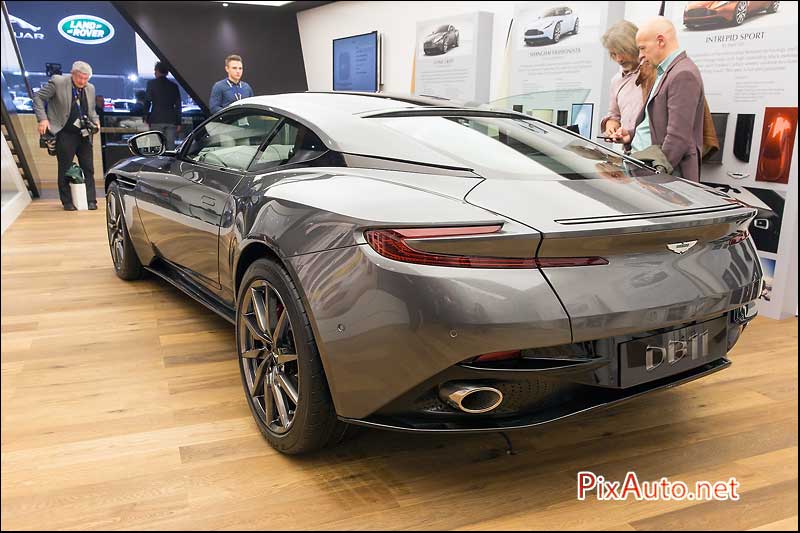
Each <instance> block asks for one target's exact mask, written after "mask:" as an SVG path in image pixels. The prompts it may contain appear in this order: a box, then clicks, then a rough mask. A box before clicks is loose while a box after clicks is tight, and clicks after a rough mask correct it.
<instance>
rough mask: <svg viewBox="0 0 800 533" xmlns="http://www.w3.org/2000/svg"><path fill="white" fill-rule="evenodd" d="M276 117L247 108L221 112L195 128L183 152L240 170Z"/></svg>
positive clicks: (198, 159) (273, 123) (265, 136)
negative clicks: (199, 127) (197, 128)
mask: <svg viewBox="0 0 800 533" xmlns="http://www.w3.org/2000/svg"><path fill="white" fill-rule="evenodd" d="M278 121H279V119H278V118H276V117H273V116H269V115H263V114H260V113H257V112H255V111H251V110H234V111H230V112H227V113H224V114H222V115H220V116H219V117H217V118H216V119H215V120H213V121H212V122H209V123H208V124H206V125H205V126H203V127H202V128H201V129H200V130H198V131H197V132H196V134H195V135H194V137H193V138H192V145H191V146H190V147H189V150H187V152H186V154H185V155H186V157H187V158H189V159H192V160H194V161H197V162H199V163H207V164H209V165H214V166H221V167H225V168H234V169H238V170H244V169H246V168H247V166H248V165H249V164H250V161H252V160H253V157H254V156H255V155H256V152H257V151H258V147H259V146H260V145H261V143H262V142H264V140H265V139H266V138H267V136H268V135H269V134H270V133H271V132H272V130H273V129H274V128H275V126H277V124H278Z"/></svg>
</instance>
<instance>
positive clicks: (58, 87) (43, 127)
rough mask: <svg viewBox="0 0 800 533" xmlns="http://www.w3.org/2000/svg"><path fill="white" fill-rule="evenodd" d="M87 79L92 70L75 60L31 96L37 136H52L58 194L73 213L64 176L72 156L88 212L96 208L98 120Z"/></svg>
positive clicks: (93, 98)
mask: <svg viewBox="0 0 800 533" xmlns="http://www.w3.org/2000/svg"><path fill="white" fill-rule="evenodd" d="M91 77H92V67H91V66H89V64H88V63H85V62H83V61H76V62H75V63H73V64H72V72H70V74H69V75H66V74H56V75H54V76H52V77H51V78H50V80H49V81H48V82H47V83H46V84H45V85H44V87H42V88H41V89H39V91H38V92H37V93H36V94H35V95H34V96H33V111H34V113H35V114H36V118H37V119H38V120H39V135H44V134H45V133H46V132H47V131H48V130H49V131H50V132H52V133H53V134H55V136H56V157H57V158H58V195H59V197H60V198H61V204H62V205H63V206H64V210H66V211H75V210H76V208H75V204H74V203H73V201H72V193H71V191H70V188H69V178H68V177H67V170H68V169H69V168H70V166H71V165H72V160H73V159H74V158H75V156H76V155H77V156H78V165H79V166H80V167H81V170H82V171H83V177H84V179H85V181H86V199H87V201H88V203H89V209H97V196H96V193H95V187H94V159H93V153H92V136H93V135H94V134H95V133H97V132H98V131H100V120H99V118H98V117H97V113H96V112H95V108H94V106H95V91H94V85H92V84H91V83H89V78H91ZM90 102H91V105H90ZM45 103H47V110H45Z"/></svg>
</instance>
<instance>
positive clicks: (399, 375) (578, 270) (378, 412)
mask: <svg viewBox="0 0 800 533" xmlns="http://www.w3.org/2000/svg"><path fill="white" fill-rule="evenodd" d="M743 253H745V252H743ZM740 259H741V262H737V264H738V265H739V267H738V270H737V271H735V272H733V273H731V274H725V273H712V272H711V271H710V270H704V271H703V272H704V273H707V274H709V275H711V274H714V275H713V277H710V278H709V277H706V276H702V277H701V278H700V279H694V278H691V280H690V281H694V282H696V283H689V282H688V281H687V283H688V284H689V285H690V286H691V287H694V288H697V287H700V286H701V285H699V283H700V282H703V283H704V284H705V287H708V286H709V283H710V282H712V281H714V280H717V278H720V277H721V276H725V277H726V280H725V281H724V282H720V283H722V284H721V285H720V291H719V294H718V295H716V294H713V295H711V296H710V297H708V298H704V297H702V295H701V294H700V293H694V292H691V293H690V294H689V296H688V297H687V298H683V297H684V296H687V295H685V294H684V295H681V294H678V295H674V294H668V295H666V296H664V295H662V293H663V292H664V291H657V293H658V294H659V298H660V300H659V301H665V302H666V303H664V304H663V305H662V306H661V307H660V308H657V309H652V308H653V306H652V305H648V302H651V301H652V299H647V298H645V297H644V294H645V293H642V294H643V296H642V297H641V298H640V299H639V300H638V301H636V300H635V297H634V296H630V298H629V299H625V298H622V297H621V295H620V294H619V291H617V292H614V288H615V287H617V288H619V287H621V285H619V284H616V285H614V284H613V283H611V281H612V280H613V278H608V277H607V276H606V277H605V279H603V278H604V276H603V275H602V274H603V272H605V273H606V274H608V273H613V272H614V271H613V270H604V269H607V268H609V267H611V268H612V269H613V265H607V266H591V267H568V268H555V269H550V270H548V269H545V270H544V272H543V271H542V270H537V269H517V270H501V269H468V268H449V267H431V266H424V265H412V264H407V263H400V262H396V261H392V260H389V259H386V258H384V257H381V256H379V255H378V254H377V253H376V252H374V250H372V249H371V248H370V247H369V246H368V245H360V246H352V247H347V248H341V249H337V250H331V251H328V252H322V253H317V254H305V255H302V256H297V257H294V258H291V259H289V263H290V265H291V267H292V270H293V271H294V275H295V276H296V277H297V279H298V281H299V283H298V286H299V287H302V289H303V291H304V295H303V296H304V300H305V303H306V308H307V309H308V310H309V311H310V318H311V323H312V328H313V329H314V333H315V337H316V340H317V345H318V347H319V350H320V355H321V358H322V362H323V365H324V368H325V373H326V377H327V379H328V384H329V386H330V391H331V396H332V399H333V402H334V406H335V408H336V412H337V414H338V415H339V416H341V417H342V418H343V419H347V420H350V421H352V420H362V421H364V422H365V423H367V422H369V423H373V422H375V420H376V419H375V418H374V417H379V420H381V421H383V420H384V419H385V418H386V417H387V416H391V417H396V415H397V414H398V413H400V414H402V413H412V414H414V413H417V414H419V413H418V411H417V410H416V408H414V407H413V405H412V404H413V403H414V402H416V401H417V400H419V399H420V398H422V397H424V396H425V394H427V393H429V392H430V391H431V390H434V389H435V388H436V387H438V386H439V385H440V384H441V383H443V382H446V381H448V380H451V379H454V378H453V376H454V375H453V374H452V373H453V372H456V371H457V372H464V371H465V369H464V368H463V367H462V366H461V365H460V363H462V362H463V361H465V360H468V359H471V358H473V357H475V356H478V355H481V354H486V353H491V352H499V351H505V350H518V349H533V348H541V347H553V346H562V345H569V344H570V343H576V342H578V341H584V340H585V341H587V342H596V341H597V339H609V338H610V337H614V338H620V336H624V335H628V334H637V333H641V332H650V331H653V330H659V329H664V328H666V329H670V328H672V329H674V328H678V327H684V326H688V325H690V324H693V323H699V322H702V321H704V320H711V319H714V318H717V317H720V316H723V315H726V314H727V313H729V312H731V311H733V310H734V309H736V308H738V307H741V306H742V305H744V304H746V303H748V302H751V301H753V300H754V299H756V298H757V297H758V292H759V289H760V274H759V275H756V274H755V271H754V269H755V268H758V267H757V266H754V265H757V264H758V263H753V264H751V262H750V261H749V258H748V256H747V254H746V253H745V255H743V256H742V257H741V258H740ZM645 263H646V262H645ZM713 266H714V265H713V264H711V265H707V268H711V267H713ZM641 268H643V269H645V270H647V271H652V264H650V265H648V264H642V265H641ZM559 270H565V271H566V270H569V271H572V274H571V276H572V278H571V280H570V282H571V283H573V284H574V285H575V286H580V287H581V288H585V289H586V290H587V291H588V292H587V293H585V294H586V295H587V297H586V298H583V299H581V297H582V295H584V293H581V292H579V291H573V294H574V295H575V300H574V303H575V304H576V306H575V307H574V308H573V309H571V311H572V312H575V316H573V317H570V316H568V315H567V313H566V312H565V306H566V307H567V310H570V308H569V304H570V302H571V301H570V300H567V299H564V297H563V296H562V300H563V304H564V305H562V301H561V300H559V298H557V297H556V295H555V293H554V292H553V289H552V288H551V283H552V280H551V281H550V282H548V279H546V278H547V277H551V273H552V272H555V271H559ZM575 276H579V277H580V276H583V280H582V281H581V280H580V279H579V278H576V277H575ZM597 276H599V278H597V282H594V281H592V282H591V283H588V284H587V280H593V279H595V278H596V277H597ZM731 276H734V277H733V278H731ZM754 279H757V280H758V281H759V282H758V283H755V282H754V281H752V280H754ZM640 281H642V280H640ZM604 284H605V285H608V286H605V287H603V286H602V285H604ZM723 286H724V287H725V288H724V289H723ZM555 288H556V290H557V291H559V294H561V292H560V289H559V288H558V286H555ZM609 291H611V292H609ZM673 292H674V291H673ZM707 294H708V293H707ZM595 295H596V296H595ZM606 296H610V297H608V298H607V299H606ZM650 296H651V297H652V294H650ZM670 298H674V299H673V300H670ZM584 304H585V305H584ZM615 307H616V309H615ZM649 311H654V312H653V313H649ZM571 320H572V328H571V327H570V321H571ZM578 326H580V327H583V328H584V329H577V327H578ZM723 354H724V352H723ZM606 355H607V357H606V358H605V359H604V360H599V359H596V360H593V361H591V362H590V363H591V364H590V365H587V366H582V367H574V368H570V369H562V370H560V371H556V372H553V371H549V370H548V372H545V373H542V372H540V373H538V374H537V377H536V379H537V380H538V378H539V377H542V376H544V374H547V376H546V377H547V378H548V380H547V381H549V382H552V381H553V380H555V381H556V382H562V383H569V384H572V383H578V384H581V385H594V387H592V389H593V390H594V389H597V388H598V386H599V387H611V388H613V387H616V386H617V384H614V383H611V382H610V381H609V379H608V376H610V375H613V372H614V370H613V369H612V368H611V365H613V364H616V363H614V359H613V358H612V355H613V354H610V353H607V354H606ZM559 374H560V375H559ZM577 374H581V375H580V376H578V375H577ZM455 377H459V376H455ZM466 377H469V378H470V379H502V380H505V381H514V380H515V379H516V380H520V374H516V375H515V376H513V378H512V377H510V376H500V375H497V374H492V375H491V376H490V375H476V374H469V375H468V376H466ZM522 381H525V382H526V383H532V382H534V381H535V380H533V379H527V378H526V379H523V380H522ZM527 386H538V385H527ZM600 390H601V391H602V389H600ZM426 391H427V392H426ZM603 394H605V393H603ZM617 394H622V395H623V396H624V395H625V393H617ZM612 399H613V398H612ZM595 401H596V400H590V401H589V403H591V404H594V402H595ZM609 401H610V400H609ZM601 403H604V402H601ZM526 405H527V404H526ZM584 409H586V407H580V408H579V409H577V411H581V410H584ZM423 414H424V413H423ZM559 416H563V415H559ZM413 418H416V416H414V417H413ZM424 418H425V416H423V417H422V419H424ZM550 418H552V417H550ZM487 420H488V419H487ZM376 423H377V422H376ZM380 423H384V422H380ZM424 423H427V422H424ZM490 424H491V426H492V427H494V426H495V425H496V423H495V422H491V423H490ZM516 424H517V425H520V424H521V425H522V426H523V427H524V426H525V425H526V424H524V423H521V422H519V423H516ZM512 425H514V424H512ZM400 426H402V424H400ZM504 427H505V426H504Z"/></svg>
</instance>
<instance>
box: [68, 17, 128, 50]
mask: <svg viewBox="0 0 800 533" xmlns="http://www.w3.org/2000/svg"><path fill="white" fill-rule="evenodd" d="M58 33H60V34H61V36H62V37H64V38H65V39H67V40H70V41H72V42H75V43H81V44H103V43H105V42H108V41H110V40H111V39H112V38H113V37H114V26H112V25H111V23H110V22H108V21H107V20H103V19H101V18H100V17H95V16H94V15H70V16H69V17H64V18H63V19H61V20H60V21H59V23H58Z"/></svg>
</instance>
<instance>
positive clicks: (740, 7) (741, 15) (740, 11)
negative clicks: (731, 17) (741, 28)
mask: <svg viewBox="0 0 800 533" xmlns="http://www.w3.org/2000/svg"><path fill="white" fill-rule="evenodd" d="M745 17H747V2H739V3H738V4H736V25H737V26H738V25H739V24H741V23H743V22H744V19H745Z"/></svg>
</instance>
